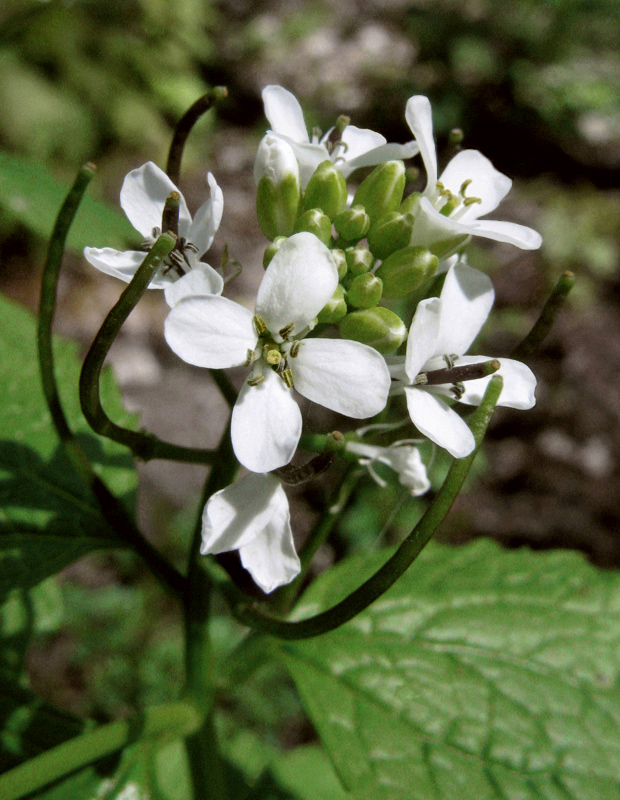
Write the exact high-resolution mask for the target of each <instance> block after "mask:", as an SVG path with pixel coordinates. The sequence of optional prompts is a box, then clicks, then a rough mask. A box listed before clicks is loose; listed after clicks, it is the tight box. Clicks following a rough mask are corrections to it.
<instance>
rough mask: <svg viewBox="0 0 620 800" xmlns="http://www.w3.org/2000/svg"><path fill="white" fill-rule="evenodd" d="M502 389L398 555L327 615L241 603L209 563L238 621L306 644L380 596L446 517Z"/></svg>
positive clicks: (479, 415)
mask: <svg viewBox="0 0 620 800" xmlns="http://www.w3.org/2000/svg"><path fill="white" fill-rule="evenodd" d="M502 386H503V380H502V378H501V376H499V375H494V376H493V377H492V378H491V380H490V381H489V384H488V386H487V389H486V392H485V394H484V397H483V399H482V402H481V404H480V406H479V407H478V408H477V409H476V411H475V413H474V415H473V417H472V419H471V423H470V428H471V430H472V433H473V434H474V438H475V441H476V447H475V449H474V450H473V452H472V453H471V454H470V455H469V456H467V457H466V458H461V459H455V460H454V461H453V462H452V466H451V467H450V470H449V472H448V475H447V477H446V479H445V481H444V483H443V486H442V487H441V489H440V490H439V492H438V493H437V496H436V497H435V500H434V501H433V503H432V504H431V505H430V506H429V507H428V508H427V510H426V512H425V513H424V516H423V517H422V519H421V520H420V521H419V522H418V524H417V525H416V526H415V527H414V528H413V530H412V531H411V533H410V534H409V535H408V536H407V538H406V539H405V540H404V541H403V542H402V543H401V545H400V547H399V548H398V550H397V551H396V552H395V553H394V555H393V556H392V557H391V558H389V559H388V560H387V561H386V563H385V564H384V565H383V566H382V567H381V568H380V569H379V570H378V571H377V572H376V573H375V574H374V575H372V576H371V577H370V578H369V579H368V580H367V581H365V582H364V583H363V584H362V585H361V586H359V587H358V588H357V589H356V590H355V591H354V592H352V593H351V594H350V595H349V596H348V597H346V598H345V599H344V600H342V601H341V602H340V603H337V604H336V605H335V606H332V608H330V609H328V610H327V611H324V612H322V613H320V614H316V615H315V616H313V617H309V618H308V619H304V620H300V621H298V622H290V621H287V620H282V619H278V618H277V617H274V616H271V615H269V614H266V613H264V612H263V611H261V610H260V609H259V608H258V606H257V605H256V604H254V603H248V601H247V599H245V600H242V599H241V597H240V593H239V592H238V590H237V588H236V587H235V586H234V585H232V582H231V581H227V580H226V579H225V578H224V577H223V575H222V573H221V572H220V571H219V570H218V569H214V567H217V565H214V564H211V565H210V566H209V570H210V573H211V575H212V579H213V580H214V581H215V582H217V585H218V586H219V588H220V589H221V590H222V592H223V593H224V595H225V596H226V598H227V599H228V601H229V603H230V605H231V609H232V612H233V614H234V615H235V617H236V618H237V619H238V620H239V621H240V622H243V623H244V624H245V625H248V626H249V627H251V628H255V629H257V630H261V631H262V632H264V633H268V634H271V635H272V636H277V637H279V638H281V639H307V638H311V637H314V636H319V635H321V634H323V633H327V632H328V631H332V630H334V629H335V628H338V627H339V626H340V625H343V624H344V623H345V622H348V621H349V620H350V619H352V618H353V617H355V616H357V614H359V613H360V612H362V611H363V610H364V609H366V608H368V606H369V605H370V604H371V603H373V602H374V601H375V600H377V598H379V597H381V595H382V594H384V593H385V592H386V591H387V590H388V589H389V588H390V587H391V586H392V585H393V584H394V583H395V582H396V581H397V580H398V578H399V577H400V576H401V575H402V574H403V573H404V572H405V571H406V570H407V569H408V568H409V567H410V566H411V564H412V563H413V561H414V560H415V559H416V558H417V556H418V555H419V554H420V552H421V551H422V549H423V548H424V547H425V545H426V544H427V543H428V542H429V541H430V539H431V537H432V536H433V534H434V532H435V531H436V529H437V528H438V526H439V525H440V524H441V522H443V520H444V519H445V517H446V515H447V514H448V511H449V510H450V508H451V506H452V503H453V502H454V500H455V499H456V496H457V495H458V493H459V491H460V489H461V487H462V485H463V482H464V480H465V478H466V477H467V473H468V472H469V469H470V467H471V465H472V463H473V461H474V458H475V457H476V453H477V452H478V449H479V447H480V443H481V442H482V439H483V438H484V434H485V432H486V429H487V427H488V424H489V422H490V420H491V416H492V414H493V409H494V408H495V405H496V403H497V401H498V399H499V396H500V393H501V390H502Z"/></svg>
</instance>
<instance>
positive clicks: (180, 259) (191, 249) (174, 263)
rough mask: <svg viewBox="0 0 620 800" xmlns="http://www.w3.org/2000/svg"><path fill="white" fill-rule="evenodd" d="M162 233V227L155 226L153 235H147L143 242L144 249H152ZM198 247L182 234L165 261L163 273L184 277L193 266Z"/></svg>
mask: <svg viewBox="0 0 620 800" xmlns="http://www.w3.org/2000/svg"><path fill="white" fill-rule="evenodd" d="M160 235H161V228H157V227H155V228H153V230H152V231H151V235H150V236H147V237H146V238H145V240H144V241H143V242H142V250H147V251H148V250H150V249H151V247H153V245H154V244H155V241H156V240H157V237H158V236H160ZM197 253H198V248H197V247H196V245H195V244H192V242H188V241H187V240H186V239H184V238H183V237H182V236H180V237H179V238H178V239H177V241H176V244H175V246H174V248H173V250H172V251H171V252H170V253H168V255H167V256H166V258H165V259H164V262H163V267H162V275H170V274H171V273H172V276H171V277H176V278H182V277H183V275H186V274H187V273H188V272H189V271H190V269H191V268H192V264H191V258H192V256H193V255H194V256H195V255H197Z"/></svg>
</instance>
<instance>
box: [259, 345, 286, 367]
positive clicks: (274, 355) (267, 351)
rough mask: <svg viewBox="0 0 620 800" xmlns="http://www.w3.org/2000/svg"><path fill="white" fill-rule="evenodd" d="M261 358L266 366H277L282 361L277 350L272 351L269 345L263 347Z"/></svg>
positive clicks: (280, 354)
mask: <svg viewBox="0 0 620 800" xmlns="http://www.w3.org/2000/svg"><path fill="white" fill-rule="evenodd" d="M263 358H264V359H265V361H266V362H267V363H268V364H271V365H272V366H274V367H275V366H277V365H278V364H279V363H280V361H282V353H281V352H280V351H279V350H274V349H272V348H271V347H270V345H268V344H266V345H265V346H264V347H263Z"/></svg>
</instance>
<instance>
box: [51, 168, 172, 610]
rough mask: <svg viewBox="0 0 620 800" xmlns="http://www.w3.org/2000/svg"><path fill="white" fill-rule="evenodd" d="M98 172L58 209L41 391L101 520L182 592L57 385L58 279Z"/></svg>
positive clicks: (88, 174)
mask: <svg viewBox="0 0 620 800" xmlns="http://www.w3.org/2000/svg"><path fill="white" fill-rule="evenodd" d="M94 174H95V167H94V166H93V165H92V164H86V165H85V166H84V167H82V169H81V170H80V172H79V173H78V175H77V178H76V179H75V182H74V184H73V186H72V188H71V190H70V191H69V194H68V195H67V198H66V200H65V202H64V203H63V205H62V207H61V209H60V211H59V213H58V217H57V219H56V223H55V225H54V230H53V232H52V237H51V239H50V245H49V249H48V252H47V259H46V262H45V267H44V269H43V278H42V281H41V299H40V304H39V308H40V310H39V322H38V328H37V347H38V355H39V370H40V373H41V382H42V385H43V394H44V395H45V400H46V402H47V406H48V408H49V411H50V415H51V417H52V423H53V425H54V428H55V430H56V433H57V434H58V437H59V439H60V442H61V445H62V447H63V449H64V451H65V453H66V455H67V457H68V458H69V460H70V461H71V464H72V465H73V467H74V469H75V470H76V471H77V473H78V474H79V475H80V477H81V478H82V479H83V480H84V482H85V483H86V484H87V485H88V486H89V487H90V489H91V491H92V493H93V495H94V497H95V499H96V501H97V503H98V504H99V508H100V510H101V513H102V516H103V518H104V519H105V520H106V521H107V522H108V523H109V525H110V526H111V528H112V529H113V530H114V531H116V533H117V534H119V536H120V537H121V538H123V539H125V540H126V541H127V542H128V543H129V544H130V545H131V546H132V547H133V549H134V550H136V551H137V552H138V553H139V554H140V555H141V556H142V557H143V558H144V559H145V561H146V562H147V563H148V565H149V567H150V568H151V569H152V571H153V572H154V573H155V575H156V576H157V577H158V578H159V579H160V580H161V581H162V582H163V583H164V584H165V585H166V586H168V587H169V588H170V589H172V590H173V591H174V592H176V593H177V594H178V593H180V592H181V591H182V589H183V578H182V576H181V575H180V574H179V573H178V572H177V571H176V570H175V569H174V568H173V567H171V566H170V564H168V562H167V561H166V560H165V559H164V558H162V556H161V555H160V554H159V553H158V552H157V551H156V550H155V549H154V548H153V547H151V545H150V544H149V543H148V542H147V541H146V540H145V539H144V538H143V537H142V536H141V534H140V532H139V531H138V529H137V528H136V526H135V524H134V521H133V519H132V518H131V516H130V514H129V513H128V512H127V509H126V508H125V506H124V505H123V504H122V503H121V502H120V500H118V499H117V498H116V497H115V496H114V495H113V494H112V492H110V490H109V489H108V487H107V486H106V484H105V483H104V481H103V480H102V479H101V478H100V477H99V476H98V475H97V473H96V472H95V471H94V469H93V466H92V464H91V463H90V461H89V460H88V458H87V456H86V454H85V453H84V450H83V449H82V447H81V445H80V443H79V442H78V440H77V439H76V437H75V436H74V434H73V432H72V431H71V428H70V427H69V423H68V421H67V417H66V415H65V413H64V410H63V407H62V403H61V400H60V393H59V391H58V385H57V383H56V376H55V372H54V351H53V347H52V325H53V321H54V312H55V310H56V296H57V290H58V278H59V275H60V268H61V266H62V258H63V255H64V249H65V242H66V239H67V235H68V233H69V229H70V227H71V223H72V222H73V218H74V217H75V214H76V212H77V209H78V207H79V204H80V201H81V199H82V197H83V196H84V192H85V191H86V188H87V186H88V184H89V183H90V181H91V179H92V177H93V175H94Z"/></svg>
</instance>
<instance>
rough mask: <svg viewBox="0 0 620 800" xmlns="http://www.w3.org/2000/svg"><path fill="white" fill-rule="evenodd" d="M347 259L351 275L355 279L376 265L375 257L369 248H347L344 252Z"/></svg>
mask: <svg viewBox="0 0 620 800" xmlns="http://www.w3.org/2000/svg"><path fill="white" fill-rule="evenodd" d="M344 254H345V256H346V258H347V267H348V271H349V273H350V274H351V275H352V276H353V277H354V278H355V277H357V276H358V275H363V274H364V273H365V272H370V270H371V269H372V268H373V267H374V265H375V257H374V256H373V254H372V253H371V252H370V250H369V249H368V248H367V247H361V246H359V245H358V246H357V247H347V249H346V250H345V251H344Z"/></svg>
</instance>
